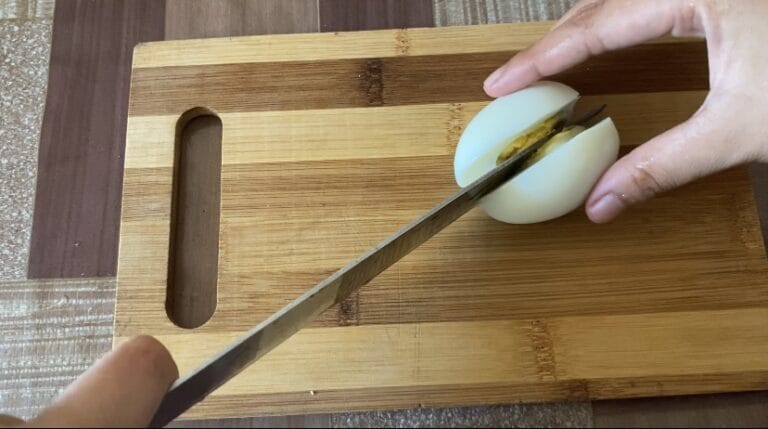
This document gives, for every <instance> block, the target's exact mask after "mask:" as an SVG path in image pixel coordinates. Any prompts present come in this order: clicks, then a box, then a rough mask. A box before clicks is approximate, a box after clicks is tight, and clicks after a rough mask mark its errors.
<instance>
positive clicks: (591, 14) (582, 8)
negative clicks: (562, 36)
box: [563, 0, 606, 29]
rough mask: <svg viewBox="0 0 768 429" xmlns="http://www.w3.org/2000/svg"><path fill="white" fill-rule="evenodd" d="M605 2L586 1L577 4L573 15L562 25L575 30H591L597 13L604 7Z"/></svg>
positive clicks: (597, 0)
mask: <svg viewBox="0 0 768 429" xmlns="http://www.w3.org/2000/svg"><path fill="white" fill-rule="evenodd" d="M605 1H606V0H586V1H584V2H582V3H580V4H578V5H577V6H576V7H575V9H574V10H573V14H572V15H571V16H570V17H569V18H568V19H567V20H566V21H565V22H564V23H563V24H564V25H568V26H572V27H575V28H582V29H585V28H591V27H592V26H593V25H594V18H595V15H596V14H597V12H598V11H599V10H600V9H602V7H603V6H604V5H605Z"/></svg>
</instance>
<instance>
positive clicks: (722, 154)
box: [586, 102, 749, 223]
mask: <svg viewBox="0 0 768 429" xmlns="http://www.w3.org/2000/svg"><path fill="white" fill-rule="evenodd" d="M706 104H707V103H706V102H705V105H706ZM715 116H718V115H716V114H715V113H714V112H709V111H707V109H706V108H705V107H704V106H703V107H702V109H701V110H700V111H699V112H698V113H697V114H696V115H694V116H693V117H692V118H691V119H689V120H688V121H686V122H684V123H682V124H680V125H678V126H676V127H674V128H672V129H670V130H668V131H666V132H664V133H663V134H660V135H659V136H657V137H655V138H653V139H651V140H650V141H648V142H647V143H645V144H643V145H641V146H639V147H637V148H636V149H634V150H633V151H632V152H630V153H629V154H627V155H626V156H624V157H623V158H621V159H619V160H618V161H617V162H616V163H615V164H613V166H611V168H609V169H608V170H607V171H606V172H605V173H604V174H603V176H602V177H601V178H600V180H599V181H598V183H597V184H596V185H595V186H594V188H593V189H592V192H591V194H590V196H589V198H588V200H587V203H586V210H587V215H588V216H589V218H590V219H591V220H592V221H593V222H596V223H605V222H609V221H611V220H613V219H614V218H615V217H616V216H618V215H619V214H620V213H621V212H622V211H624V210H625V209H626V208H627V207H629V206H631V205H634V204H637V203H640V202H643V201H646V200H648V199H650V198H652V197H654V196H656V195H657V194H659V193H661V192H664V191H667V190H670V189H672V188H676V187H678V186H681V185H683V184H686V183H688V182H691V181H693V180H696V179H698V178H701V177H704V176H706V175H709V174H712V173H715V172H717V171H720V170H724V169H727V168H729V167H733V166H735V165H737V164H740V163H742V162H745V161H747V159H748V157H749V155H748V152H747V150H745V149H744V148H743V145H739V144H735V143H736V142H735V136H734V135H733V133H731V132H729V131H727V130H726V129H725V128H723V127H722V126H718V124H722V123H731V124H734V123H735V122H724V118H723V117H722V115H720V117H718V118H715Z"/></svg>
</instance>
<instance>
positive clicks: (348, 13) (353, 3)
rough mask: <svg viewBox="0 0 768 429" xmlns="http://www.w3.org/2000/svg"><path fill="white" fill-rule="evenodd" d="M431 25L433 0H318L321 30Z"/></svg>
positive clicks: (433, 23) (432, 22) (432, 20)
mask: <svg viewBox="0 0 768 429" xmlns="http://www.w3.org/2000/svg"><path fill="white" fill-rule="evenodd" d="M434 25H435V22H434V18H433V12H432V0H320V30H321V31H357V30H376V29H384V28H406V27H410V28H414V27H432V26H434Z"/></svg>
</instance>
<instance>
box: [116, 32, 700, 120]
mask: <svg viewBox="0 0 768 429" xmlns="http://www.w3.org/2000/svg"><path fill="white" fill-rule="evenodd" d="M512 54H513V53H512V52H494V53H481V54H457V55H434V56H413V57H411V56H405V57H391V58H381V59H349V60H327V61H296V62H283V63H245V64H223V65H209V66H184V67H163V68H146V69H139V70H137V71H136V73H135V74H134V79H133V85H134V88H135V91H136V94H141V95H140V96H136V97H134V98H132V99H131V113H130V114H131V115H157V114H180V113H181V112H184V111H186V110H188V109H189V108H190V107H194V106H205V107H209V108H212V109H215V110H216V111H218V112H233V111H240V112H242V111H261V110H298V109H324V108H343V107H365V106H380V105H388V106H393V105H408V104H422V103H450V102H466V101H480V100H487V99H488V97H487V96H486V95H485V93H484V92H483V90H482V82H483V79H485V77H486V76H487V75H488V74H489V73H490V72H492V71H493V70H494V69H495V68H496V67H498V66H499V65H500V64H502V63H503V62H504V61H506V60H507V59H508V58H509V57H510V55H512ZM659 57H661V58H667V59H668V60H666V61H664V62H659V61H658V58H659ZM627 76H635V77H634V78H632V79H628V78H627ZM670 76H675V77H674V78H670ZM552 79H554V80H559V81H561V82H563V83H566V84H569V85H572V86H573V87H574V88H576V89H577V90H578V91H579V92H581V93H582V94H584V95H590V94H609V93H612V94H615V93H632V92H652V91H684V90H702V89H706V88H708V85H709V83H708V82H709V81H708V76H707V56H706V46H705V45H704V44H702V43H687V44H674V45H671V44H651V45H643V46H639V47H635V48H631V49H626V50H623V51H619V52H614V53H611V54H606V55H602V56H600V57H597V58H594V59H593V60H590V61H588V62H587V63H585V64H583V65H581V66H578V67H576V68H574V69H573V70H570V71H567V72H564V73H562V74H560V75H558V76H555V77H553V78H552Z"/></svg>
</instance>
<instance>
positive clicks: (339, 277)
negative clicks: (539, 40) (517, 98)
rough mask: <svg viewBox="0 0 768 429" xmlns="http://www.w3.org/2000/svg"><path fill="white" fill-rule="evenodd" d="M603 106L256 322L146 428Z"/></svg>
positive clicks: (361, 281)
mask: <svg viewBox="0 0 768 429" xmlns="http://www.w3.org/2000/svg"><path fill="white" fill-rule="evenodd" d="M603 107H604V106H602V107H600V108H597V109H594V110H592V111H590V112H588V113H587V114H585V115H584V116H582V117H581V118H579V119H577V120H574V121H569V122H568V123H565V122H562V123H560V124H558V125H557V126H556V127H555V129H553V130H552V131H551V132H550V133H549V134H547V135H546V136H545V137H543V138H541V139H540V140H538V141H537V142H536V143H534V144H533V145H531V146H529V147H527V148H526V149H524V150H523V151H521V152H520V153H518V154H517V155H515V156H512V157H511V158H509V159H508V160H507V161H505V162H504V163H502V164H501V165H499V166H498V167H496V168H495V169H493V170H491V171H490V172H488V173H486V174H485V175H483V176H482V177H481V178H479V179H478V180H476V181H475V182H474V183H472V184H470V185H469V186H467V187H466V188H464V189H462V190H461V191H459V192H457V193H456V194H454V195H453V196H451V197H449V198H447V199H445V200H444V201H443V202H441V203H440V204H438V205H437V206H436V207H434V208H433V209H432V210H430V211H429V212H427V213H425V214H424V215H422V216H421V217H419V218H418V219H416V220H415V221H413V222H411V223H410V224H409V225H407V226H405V227H404V228H402V229H401V230H400V231H398V232H397V233H396V234H394V235H392V236H390V237H389V238H387V239H385V240H384V241H382V242H380V243H379V244H377V245H376V246H374V247H373V248H371V249H370V250H368V251H367V252H365V253H364V254H363V255H361V256H360V257H358V258H357V259H355V260H354V261H352V262H351V263H349V264H348V265H347V266H345V267H344V268H342V269H340V270H338V271H336V272H335V273H334V274H332V275H331V276H330V277H328V278H326V279H325V280H323V281H322V282H320V283H318V284H317V285H316V286H315V287H313V288H312V289H310V290H309V291H307V292H306V293H304V294H303V295H301V296H300V297H298V298H296V299H295V300H294V301H293V302H291V303H290V304H288V305H286V306H285V307H283V308H282V309H280V310H279V311H278V312H277V313H275V314H273V315H272V316H270V317H269V318H268V319H266V320H264V321H263V322H261V323H259V324H258V325H257V326H256V327H254V328H253V329H251V330H250V331H249V332H247V333H246V334H245V335H243V336H242V337H240V338H239V339H238V340H236V341H235V342H234V343H233V344H232V345H230V346H229V347H228V348H226V349H225V350H223V351H221V352H220V353H219V354H218V355H216V356H214V357H213V358H212V359H211V360H209V361H208V362H207V363H205V364H203V365H202V366H200V367H199V368H198V369H197V370H195V371H193V372H192V373H190V374H188V375H187V376H186V377H184V378H182V379H180V380H178V381H177V382H176V383H175V384H174V385H173V386H172V387H171V389H170V390H169V391H168V393H167V394H166V395H165V397H164V398H163V400H162V402H161V404H160V406H159V408H158V410H157V412H156V414H155V416H154V418H153V420H152V422H151V426H152V427H160V426H165V425H166V424H168V423H170V422H171V421H172V420H173V419H175V418H176V417H178V416H179V415H181V414H182V413H183V412H185V411H186V410H187V409H189V408H190V407H192V406H193V405H194V404H196V403H198V402H199V401H201V400H203V399H204V398H205V397H206V396H208V395H209V394H210V393H211V392H213V391H214V390H215V389H217V388H218V387H219V386H221V385H222V384H224V383H225V382H227V381H228V380H229V379H231V378H232V377H234V376H235V375H237V374H238V373H240V372H241V371H242V370H243V369H245V368H246V367H247V366H248V365H249V364H251V363H252V362H254V361H255V360H257V359H259V358H260V357H262V356H264V355H265V354H266V353H268V352H269V351H271V350H272V349H273V348H275V347H276V346H277V345H279V344H280V343H282V342H283V341H285V340H286V339H288V338H289V337H291V336H292V335H293V334H294V333H296V332H297V331H298V330H299V329H301V328H302V327H303V326H304V325H306V324H308V323H309V322H311V321H312V320H314V319H315V318H316V317H317V316H319V315H320V314H321V313H322V312H323V311H325V310H327V309H328V308H330V307H332V306H333V305H335V304H337V303H339V302H341V301H343V300H344V299H345V298H346V297H347V296H349V294H351V293H352V292H354V291H355V290H356V289H358V288H360V287H361V286H363V285H365V284H366V283H368V282H369V281H371V280H372V279H373V278H374V277H376V276H377V275H379V274H380V273H381V272H382V271H384V270H386V269H387V268H389V267H390V266H391V265H393V264H394V263H395V262H397V261H398V260H400V259H401V258H402V257H403V256H405V255H407V254H408V253H410V252H411V251H412V250H413V249H415V248H416V247H418V246H419V245H421V244H422V243H424V242H425V241H427V240H428V239H430V238H431V237H433V236H434V235H435V234H437V233H438V232H440V231H441V230H442V229H443V228H445V227H446V226H448V225H450V224H451V223H453V222H454V221H455V220H456V219H458V218H459V217H461V216H462V215H464V214H465V213H466V212H468V211H469V210H470V209H471V208H473V207H474V206H475V205H476V204H477V202H478V201H479V200H480V199H481V198H482V197H484V196H485V195H487V194H488V193H490V192H491V191H493V190H494V189H496V188H497V187H499V186H500V185H502V184H503V183H504V182H506V181H508V180H510V179H511V178H513V177H514V176H515V175H517V174H519V173H520V172H521V171H522V168H523V165H524V163H525V161H527V160H528V159H529V158H530V157H531V155H533V153H535V152H536V151H537V150H538V149H539V148H540V147H541V146H542V145H544V143H546V141H547V140H549V139H550V138H551V137H552V136H553V135H554V134H556V133H557V132H559V131H560V130H562V129H563V128H564V127H565V126H566V125H569V124H573V123H584V122H586V121H588V120H589V119H591V118H592V117H594V116H596V115H597V114H598V113H600V111H602V108H603Z"/></svg>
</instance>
